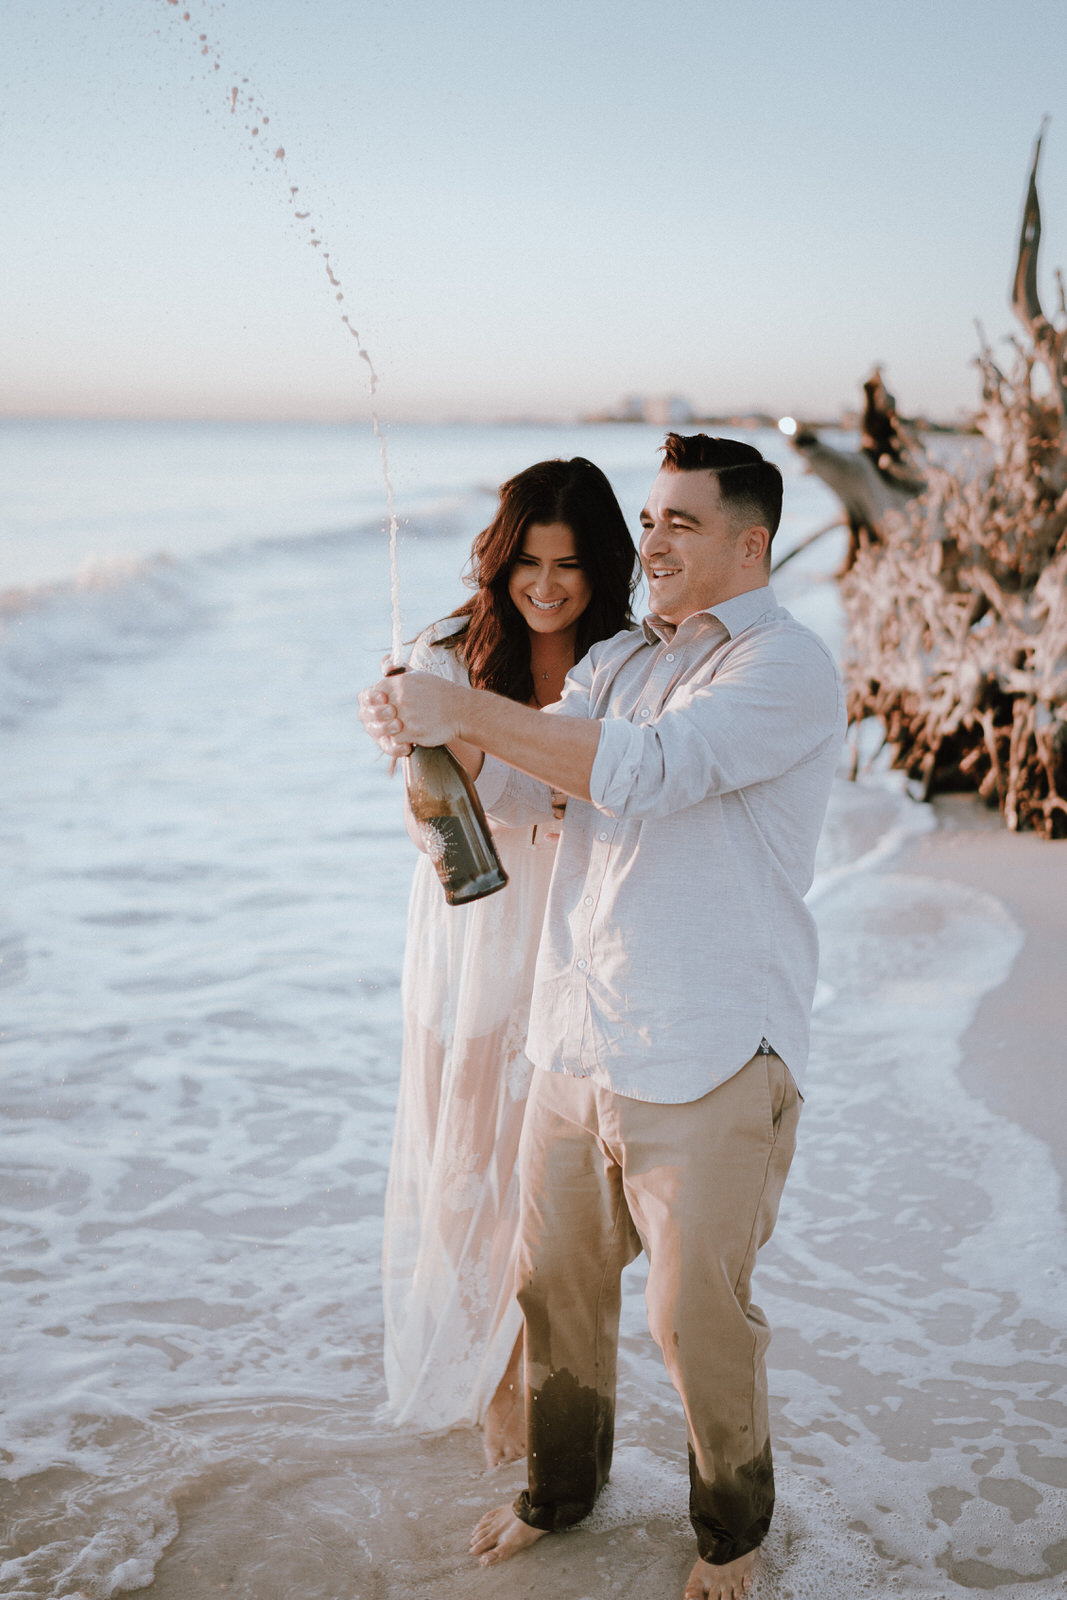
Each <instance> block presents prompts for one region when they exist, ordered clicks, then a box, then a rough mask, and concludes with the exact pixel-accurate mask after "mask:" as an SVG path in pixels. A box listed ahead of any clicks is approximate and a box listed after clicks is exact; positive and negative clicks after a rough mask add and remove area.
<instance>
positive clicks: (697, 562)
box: [641, 469, 766, 624]
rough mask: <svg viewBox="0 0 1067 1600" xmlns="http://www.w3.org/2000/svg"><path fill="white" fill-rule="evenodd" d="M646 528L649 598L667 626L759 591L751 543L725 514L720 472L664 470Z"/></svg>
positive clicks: (651, 496) (643, 538)
mask: <svg viewBox="0 0 1067 1600" xmlns="http://www.w3.org/2000/svg"><path fill="white" fill-rule="evenodd" d="M641 527H642V528H643V530H644V531H643V533H642V535H641V564H642V566H643V567H644V569H645V576H646V578H647V579H648V589H649V598H650V600H651V602H652V610H653V611H654V612H655V614H656V615H657V616H659V617H662V618H663V620H664V622H673V623H675V624H677V623H679V622H684V621H685V619H686V617H691V616H692V615H693V613H694V612H696V611H706V610H707V609H708V607H709V606H713V605H717V604H719V603H720V602H721V601H723V600H730V599H732V598H733V596H734V595H736V594H743V593H744V592H745V590H747V589H751V588H752V587H753V586H754V585H753V572H752V569H751V563H750V562H746V560H745V548H744V547H745V540H744V538H743V537H738V535H737V534H735V533H734V531H733V528H732V526H731V523H730V519H729V517H728V516H727V513H726V511H725V510H724V509H723V505H722V501H721V499H720V496H719V480H718V478H717V477H716V475H715V473H713V472H706V471H704V470H699V471H695V472H670V471H668V470H666V469H663V470H661V471H660V472H659V473H658V475H657V477H656V480H655V482H654V483H653V485H652V488H651V490H650V491H649V496H648V500H647V502H646V504H645V509H644V510H643V511H642V513H641ZM759 581H760V582H761V583H762V582H765V581H766V580H765V579H764V578H763V577H762V576H761V577H760V579H759Z"/></svg>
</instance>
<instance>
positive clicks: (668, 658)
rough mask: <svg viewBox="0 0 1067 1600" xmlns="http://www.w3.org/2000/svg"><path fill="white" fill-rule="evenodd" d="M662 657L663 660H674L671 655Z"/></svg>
mask: <svg viewBox="0 0 1067 1600" xmlns="http://www.w3.org/2000/svg"><path fill="white" fill-rule="evenodd" d="M663 659H664V660H665V661H673V660H674V657H673V656H664V658H663Z"/></svg>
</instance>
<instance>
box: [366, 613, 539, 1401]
mask: <svg viewBox="0 0 1067 1600" xmlns="http://www.w3.org/2000/svg"><path fill="white" fill-rule="evenodd" d="M454 628H455V624H454V623H448V622H446V623H441V624H437V625H436V626H435V627H434V628H431V629H428V630H427V631H426V632H425V633H424V634H422V635H421V636H420V637H419V639H418V640H416V642H415V645H414V647H413V649H412V652H411V656H410V659H409V665H410V666H412V667H415V668H418V669H420V670H421V671H427V672H433V673H436V674H437V675H439V676H442V677H448V678H451V679H453V680H454V681H456V682H459V683H466V682H467V675H466V671H465V669H464V667H463V664H462V662H461V660H460V659H459V658H458V657H457V655H456V653H455V651H454V650H450V649H447V648H445V647H443V646H442V645H441V644H440V643H439V642H438V641H439V640H440V639H441V638H443V637H445V636H446V635H447V634H448V633H449V632H450V631H453V630H454ZM558 828H559V823H558V822H556V821H554V819H553V818H552V815H551V812H546V813H545V814H544V815H543V816H538V817H531V819H530V821H529V822H527V823H525V824H524V825H523V826H522V827H517V828H499V829H497V828H494V838H495V841H496V846H497V850H498V852H499V854H500V858H501V861H502V862H503V865H504V870H505V871H506V872H507V874H508V880H509V881H508V884H507V887H506V888H505V889H503V890H501V891H500V892H499V893H497V894H493V895H489V896H488V897H487V898H486V899H484V900H479V901H476V902H475V903H474V904H473V905H469V906H449V905H447V904H446V902H445V899H444V895H443V893H442V890H441V886H440V883H439V881H438V879H437V875H436V873H435V872H434V870H433V867H432V865H431V863H430V861H429V859H428V858H427V857H426V856H424V855H420V856H419V858H418V860H417V862H416V865H415V873H414V879H413V882H412V887H411V899H410V903H409V910H408V925H407V944H406V947H405V954H404V972H403V984H402V1002H403V1016H404V1043H403V1056H402V1062H401V1073H400V1091H399V1099H398V1105H397V1119H396V1131H395V1135H394V1142H393V1156H392V1162H391V1165H390V1170H389V1181H388V1186H387V1189H386V1203H385V1239H384V1250H383V1264H382V1272H383V1287H384V1310H385V1376H386V1384H387V1388H388V1393H389V1404H390V1409H391V1412H392V1415H393V1420H394V1421H395V1422H396V1423H397V1424H398V1425H399V1426H411V1427H417V1428H419V1429H423V1430H432V1429H436V1428H444V1427H452V1426H456V1425H457V1424H462V1423H477V1422H481V1421H483V1420H484V1417H485V1413H486V1409H487V1407H488V1405H489V1402H490V1400H491V1399H492V1397H493V1395H494V1393H495V1391H496V1388H497V1386H498V1384H499V1383H500V1380H501V1378H502V1377H503V1375H504V1372H505V1370H506V1368H507V1364H508V1360H509V1357H510V1355H511V1352H512V1350H513V1348H514V1346H515V1341H516V1340H517V1338H518V1336H519V1333H520V1330H521V1327H522V1316H521V1313H520V1311H519V1306H518V1303H517V1301H516V1299H515V1284H514V1278H515V1260H516V1248H517V1228H518V1173H517V1168H516V1158H517V1154H518V1145H519V1134H520V1131H521V1128H522V1119H523V1113H524V1110H525V1106H526V1096H527V1091H528V1089H529V1083H530V1074H531V1071H532V1068H531V1066H530V1062H529V1061H528V1059H527V1057H526V1053H525V1041H526V1028H527V1022H528V1018H529V1011H530V997H531V993H532V990H533V975H534V965H535V961H536V956H537V945H538V940H539V937H540V932H541V924H542V921H543V919H544V911H545V902H546V899H547V896H548V884H549V878H550V877H551V873H552V865H553V861H554V859H555V844H554V841H553V840H551V839H548V838H546V833H554V832H555V831H557V830H558Z"/></svg>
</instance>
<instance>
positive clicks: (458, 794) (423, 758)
mask: <svg viewBox="0 0 1067 1600" xmlns="http://www.w3.org/2000/svg"><path fill="white" fill-rule="evenodd" d="M403 670H404V669H403V667H400V668H396V667H393V668H392V669H391V670H390V672H388V673H387V676H389V677H391V676H392V674H393V673H394V672H397V671H400V672H403ZM404 783H405V785H406V787H407V794H408V805H409V806H410V808H411V814H412V816H413V817H414V818H415V821H416V822H417V823H418V825H419V833H420V834H421V836H422V842H423V847H424V849H425V850H426V854H427V855H428V856H429V858H430V860H431V861H432V862H433V864H434V868H435V870H436V872H437V876H438V877H439V878H440V880H441V884H442V887H443V888H444V891H445V899H446V900H447V901H448V903H449V905H450V906H465V905H469V904H470V902H471V901H472V900H481V899H484V897H485V896H486V895H487V894H495V893H496V891H497V890H498V889H503V887H504V885H505V884H506V883H507V881H508V875H507V873H506V872H505V871H504V869H503V867H502V866H501V865H500V857H499V856H498V855H497V853H496V845H495V844H494V843H493V835H492V834H491V833H490V831H489V824H488V823H487V822H486V820H485V812H484V811H483V810H482V802H481V801H480V800H479V799H478V791H477V790H476V789H475V787H474V784H473V783H472V781H471V777H470V774H469V772H468V771H467V769H466V767H465V766H464V765H463V763H462V762H461V761H457V760H456V758H455V756H454V755H453V754H452V752H451V750H449V748H448V746H447V745H443V744H442V745H418V744H417V745H414V746H413V747H412V751H411V754H410V755H409V756H405V758H404Z"/></svg>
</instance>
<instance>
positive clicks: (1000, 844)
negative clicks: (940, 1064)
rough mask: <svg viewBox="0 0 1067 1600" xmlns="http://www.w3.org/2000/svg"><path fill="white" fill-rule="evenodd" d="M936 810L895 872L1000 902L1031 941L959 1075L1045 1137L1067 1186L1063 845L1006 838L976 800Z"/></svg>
mask: <svg viewBox="0 0 1067 1600" xmlns="http://www.w3.org/2000/svg"><path fill="white" fill-rule="evenodd" d="M933 808H934V811H935V813H936V815H937V823H938V825H937V829H936V831H934V832H932V833H927V834H922V835H920V836H918V837H917V838H914V839H912V840H910V841H909V842H908V844H906V845H905V846H904V847H903V849H902V850H901V852H900V853H899V854H898V855H896V856H895V857H894V858H893V860H892V862H891V863H889V864H888V866H889V869H890V870H892V871H894V872H905V873H914V874H915V875H917V876H921V877H928V878H929V877H933V878H948V879H951V880H952V881H953V882H955V883H962V884H966V885H967V886H968V887H969V888H972V889H980V890H984V891H985V892H986V893H988V894H992V895H995V896H996V898H997V899H998V900H1000V901H1001V902H1002V903H1003V904H1004V905H1005V906H1006V907H1007V909H1008V910H1009V911H1010V913H1011V915H1012V917H1013V918H1014V919H1015V921H1016V922H1017V923H1018V925H1019V927H1020V928H1021V930H1022V932H1023V935H1024V941H1025V942H1024V944H1023V947H1022V949H1021V951H1020V952H1019V954H1018V956H1017V957H1016V959H1015V964H1014V966H1013V967H1012V970H1011V973H1010V975H1009V977H1008V980H1007V982H1006V983H1003V984H1001V985H1000V987H999V988H997V989H994V990H992V991H991V992H990V993H989V994H987V995H986V997H985V998H984V1000H983V1001H982V1002H981V1005H980V1006H979V1009H978V1014H977V1016H976V1017H975V1019H974V1022H973V1023H972V1024H971V1027H970V1028H969V1029H968V1031H967V1033H966V1034H965V1035H964V1038H963V1063H962V1069H961V1076H962V1077H963V1079H964V1081H965V1082H966V1084H967V1086H968V1088H970V1089H971V1090H972V1091H973V1092H974V1093H975V1094H977V1095H979V1096H980V1097H981V1098H982V1099H983V1100H984V1101H985V1102H986V1104H987V1105H988V1106H990V1107H991V1108H992V1109H993V1110H994V1111H996V1112H998V1113H999V1114H1000V1115H1002V1116H1005V1117H1008V1118H1009V1119H1010V1120H1011V1121H1012V1122H1015V1123H1017V1124H1018V1125H1019V1126H1021V1127H1023V1128H1025V1129H1026V1130H1027V1132H1028V1133H1032V1134H1034V1135H1035V1136H1036V1137H1037V1138H1039V1139H1041V1140H1042V1141H1043V1142H1044V1143H1045V1144H1046V1145H1047V1146H1048V1148H1049V1150H1050V1151H1051V1153H1052V1158H1053V1161H1054V1163H1055V1165H1056V1169H1057V1171H1058V1172H1059V1174H1060V1178H1061V1181H1065V1182H1067V840H1055V841H1049V840H1046V839H1039V838H1037V836H1036V835H1034V834H1032V833H1026V834H1017V833H1009V832H1008V830H1007V829H1006V828H1005V827H1004V825H1003V823H1002V821H1001V818H1000V816H999V814H998V813H997V812H996V811H990V810H988V809H987V808H986V807H985V806H984V805H982V804H981V803H980V802H979V801H978V800H977V798H976V797H975V796H973V795H946V796H942V797H940V798H939V799H937V800H935V801H934V807H933Z"/></svg>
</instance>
